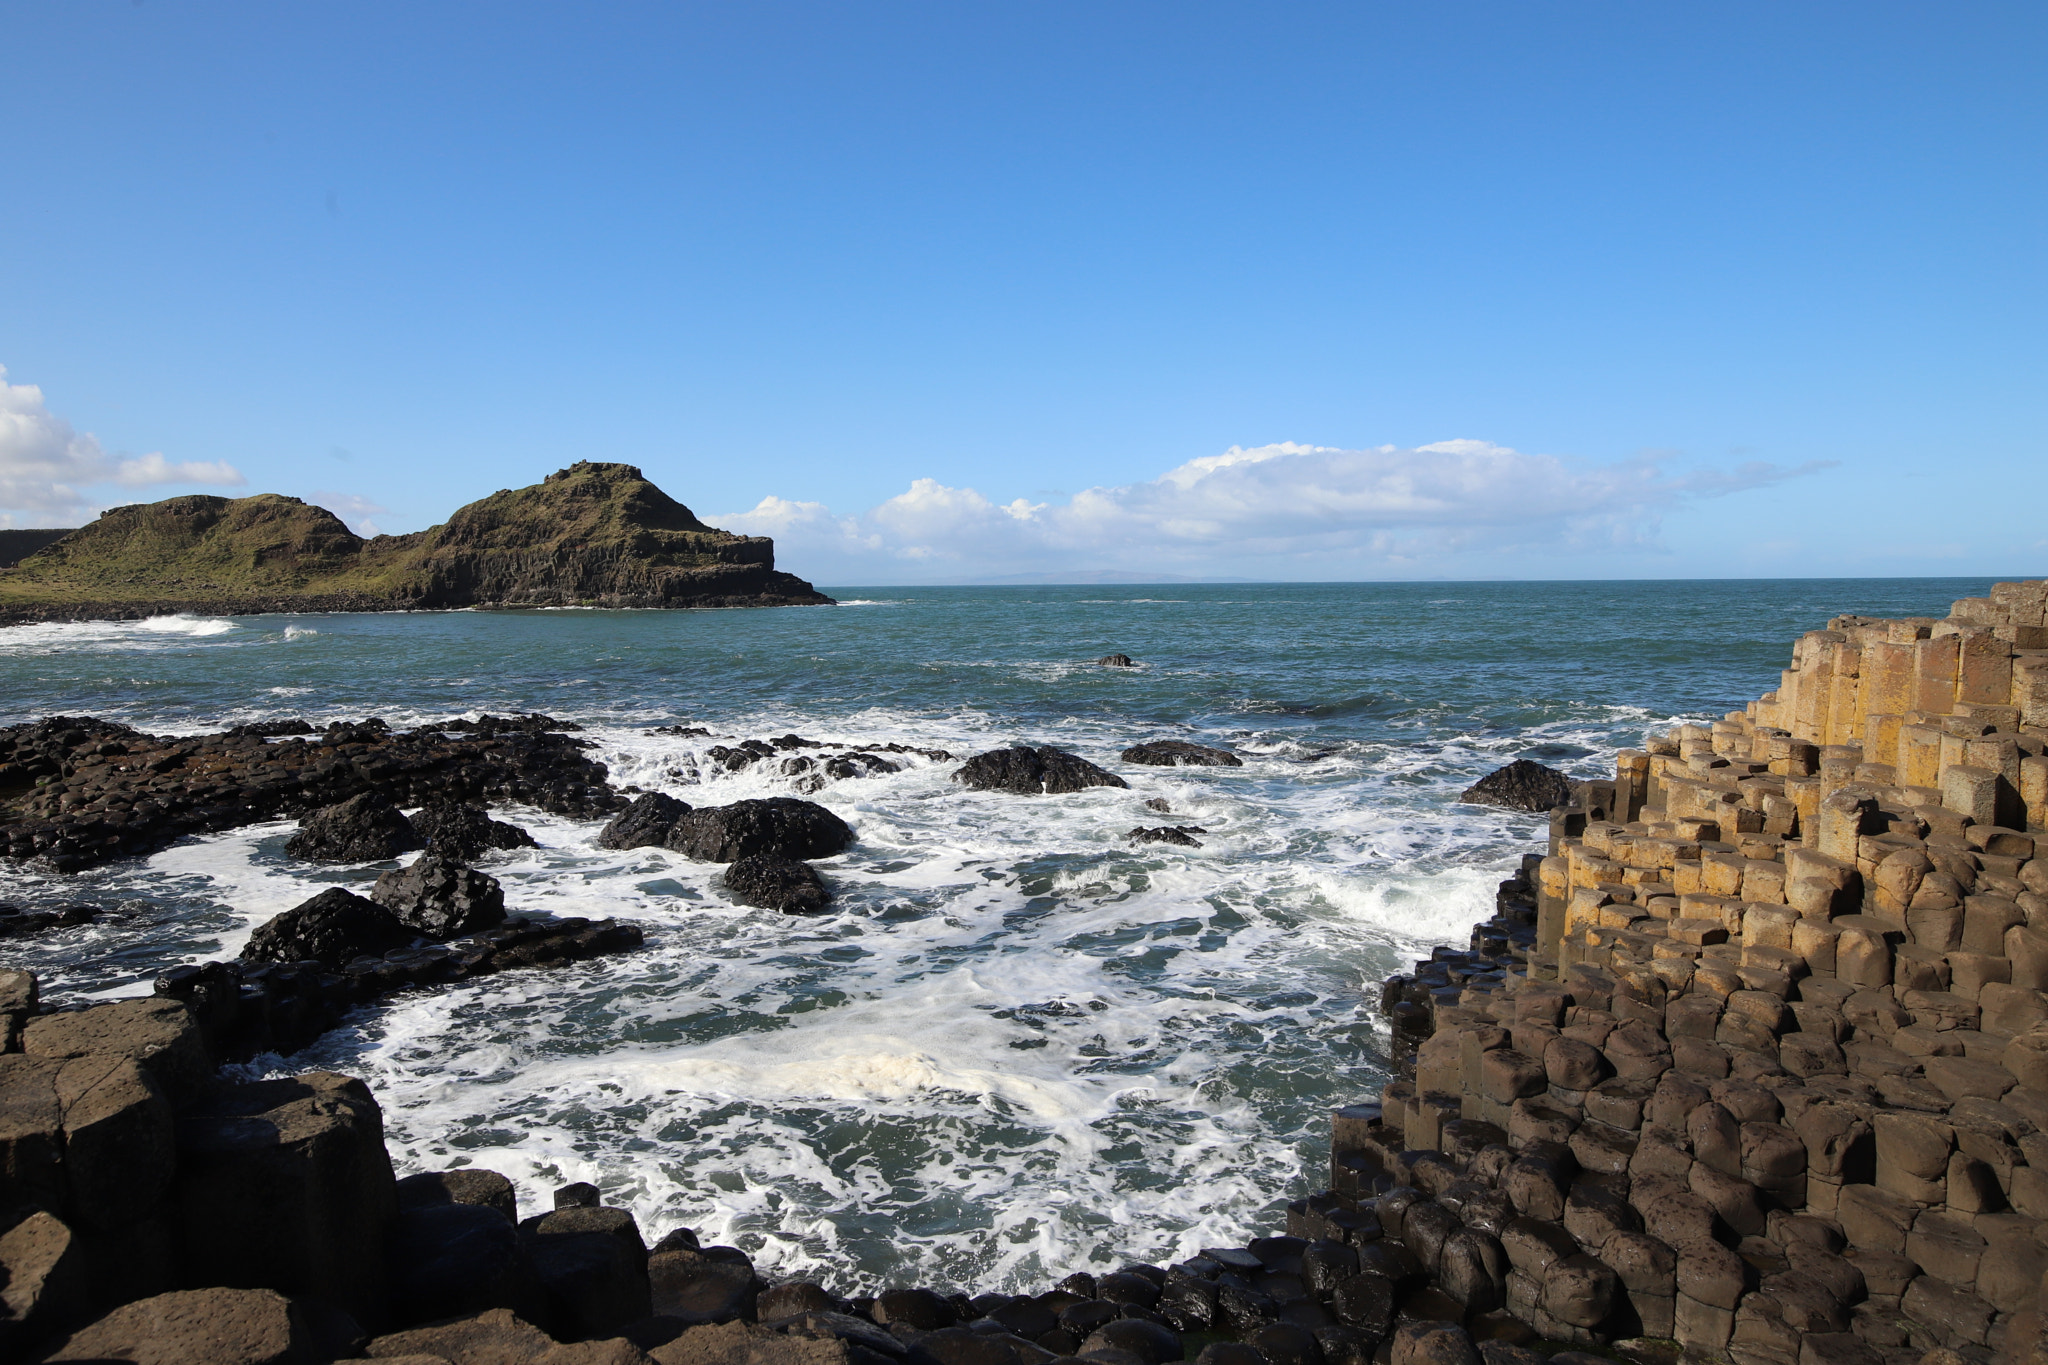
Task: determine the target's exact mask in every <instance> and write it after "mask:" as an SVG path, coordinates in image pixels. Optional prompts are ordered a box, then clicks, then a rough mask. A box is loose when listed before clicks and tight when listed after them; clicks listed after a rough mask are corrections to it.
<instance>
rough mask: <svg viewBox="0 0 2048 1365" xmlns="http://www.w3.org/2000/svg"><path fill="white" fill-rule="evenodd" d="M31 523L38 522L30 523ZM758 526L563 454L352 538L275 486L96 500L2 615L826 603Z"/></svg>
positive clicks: (617, 469)
mask: <svg viewBox="0 0 2048 1365" xmlns="http://www.w3.org/2000/svg"><path fill="white" fill-rule="evenodd" d="M36 534H44V533H36ZM831 600H832V599H831V598H829V597H826V596H825V595H824V594H823V593H820V592H819V591H818V590H817V589H815V588H813V587H812V586H811V585H810V584H809V583H806V582H805V581H804V580H802V579H800V578H798V577H796V576H795V575H793V574H788V573H783V572H781V571H779V570H777V569H776V567H775V545H774V542H773V541H772V540H770V539H769V538H768V537H766V536H741V535H734V534H732V533H730V532H727V531H721V530H718V529H717V528H715V527H711V526H706V525H705V524H704V523H703V522H701V521H699V520H698V519H697V517H696V515H695V514H694V513H692V512H691V511H690V509H689V508H687V507H685V506H684V505H683V504H681V503H679V502H677V501H676V500H675V499H673V498H671V497H669V496H668V494H666V493H664V492H662V491H661V489H659V488H657V487H655V486H654V484H652V483H651V482H649V481H648V480H647V479H646V478H645V477H644V476H643V475H642V474H641V472H640V471H639V470H638V469H636V468H634V467H633V466H632V465H626V464H601V463H593V462H590V461H578V462H577V463H575V464H573V465H570V466H569V467H568V468H567V469H563V470H560V471H558V472H556V473H554V474H550V475H549V476H548V477H547V478H546V479H545V480H543V481H542V482H540V483H537V484H534V485H532V486H530V487H527V488H518V489H510V490H504V491H500V492H497V493H493V494H491V495H490V496H489V497H487V498H483V499H481V500H479V501H477V502H473V503H470V504H468V505H467V506H465V507H462V508H460V509H458V510H457V511H456V513H455V515H453V516H452V517H450V518H449V519H448V520H447V521H446V522H445V523H443V524H442V525H439V526H434V527H430V528H428V529H427V530H424V531H416V532H413V533H412V534H410V535H402V536H372V537H370V538H369V539H367V540H366V539H364V538H363V537H361V536H358V535H356V534H355V533H354V532H353V531H351V530H349V529H348V527H347V526H345V525H343V524H342V522H341V519H340V518H339V517H337V516H335V515H334V514H333V513H332V512H329V511H328V510H327V509H326V508H324V507H316V506H313V505H311V504H308V503H304V502H301V501H300V500H298V499H297V498H288V497H282V496H279V495H277V494H274V493H259V494H257V495H255V496H253V497H247V498H222V497H214V496H210V495H203V494H195V495H191V496H187V497H177V498H167V499H165V500H164V501H162V502H152V503H138V504H135V505H133V506H128V507H115V508H110V509H108V510H107V511H106V512H104V513H102V514H101V515H100V517H99V519H98V520H96V521H94V522H92V523H91V524H89V525H86V526H82V527H80V528H79V529H78V530H76V531H73V532H71V533H70V534H68V535H65V536H63V537H62V538H61V539H59V540H56V541H55V542H54V543H51V544H48V545H46V546H44V547H42V548H40V549H38V550H36V551H35V552H34V553H33V554H30V555H28V556H27V557H26V558H24V559H23V560H22V561H21V562H20V563H18V564H16V565H15V566H14V567H12V568H7V569H0V624H4V625H19V624H22V623H25V622H30V621H75V620H110V619H111V620H122V619H137V618H142V617H148V616H158V615H163V614H166V613H172V612H211V613H217V614H224V615H244V614H251V613H258V612H317V611H426V610H449V609H454V608H463V607H496V608H510V607H578V606H584V607H668V608H682V607H775V606H812V605H819V606H822V605H829V604H830V603H831Z"/></svg>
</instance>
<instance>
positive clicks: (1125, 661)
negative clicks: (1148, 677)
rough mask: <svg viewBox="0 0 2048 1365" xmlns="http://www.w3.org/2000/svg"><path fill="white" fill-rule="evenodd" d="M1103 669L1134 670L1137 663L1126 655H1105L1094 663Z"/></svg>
mask: <svg viewBox="0 0 2048 1365" xmlns="http://www.w3.org/2000/svg"><path fill="white" fill-rule="evenodd" d="M1095 662H1096V663H1099V664H1101V665H1102V666H1103V667H1104V668H1136V667H1137V666H1138V661H1137V660H1136V659H1133V658H1132V657H1131V656H1130V655H1128V654H1105V655H1103V656H1102V657H1101V658H1099V659H1097V660H1096V661H1095Z"/></svg>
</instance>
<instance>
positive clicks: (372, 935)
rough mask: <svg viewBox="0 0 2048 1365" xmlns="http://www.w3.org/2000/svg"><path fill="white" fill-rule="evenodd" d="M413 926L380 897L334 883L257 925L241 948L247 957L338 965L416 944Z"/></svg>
mask: <svg viewBox="0 0 2048 1365" xmlns="http://www.w3.org/2000/svg"><path fill="white" fill-rule="evenodd" d="M413 939H414V934H413V932H412V930H410V929H408V928H406V927H405V926H404V925H403V924H401V923H399V921H398V917H397V916H395V915H393V914H392V913H391V912H390V911H389V910H386V909H385V908H384V907H383V906H381V905H379V904H377V903H376V902H375V901H371V900H365V899H363V898H362V897H361V896H358V895H356V894H355V893H354V892H352V891H344V890H343V889H342V888H340V887H338V886H330V887H328V888H327V889H326V890H325V891H322V892H321V893H320V894H319V895H317V896H315V897H313V898H312V899H311V900H308V901H304V902H301V903H300V904H298V905H295V906H293V907H292V908H291V909H289V910H287V911H285V912H284V913H283V914H281V915H278V916H276V917H274V918H273V919H271V920H269V921H267V922H266V923H263V924H260V925H258V926H257V927H256V932H255V933H253V934H251V935H249V942H248V944H247V946H245V947H244V948H243V949H242V960H243V961H245V962H324V963H326V964H327V965H328V966H330V967H339V966H340V965H342V964H343V963H345V962H349V961H352V960H353V959H355V958H358V957H366V956H367V957H382V956H383V955H384V954H386V953H388V952H390V951H392V950H393V949H395V948H406V947H410V946H411V945H412V942H413Z"/></svg>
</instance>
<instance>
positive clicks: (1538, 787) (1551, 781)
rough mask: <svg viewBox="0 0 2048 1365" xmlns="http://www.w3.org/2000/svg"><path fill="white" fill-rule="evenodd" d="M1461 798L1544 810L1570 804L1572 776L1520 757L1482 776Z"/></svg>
mask: <svg viewBox="0 0 2048 1365" xmlns="http://www.w3.org/2000/svg"><path fill="white" fill-rule="evenodd" d="M1458 799H1459V800H1460V801H1471V802H1474V803H1476V804H1478V805H1482V806H1505V807H1507V808H1508V809H1509V810H1526V811H1534V812H1538V813H1541V812H1543V811H1547V810H1549V809H1550V808H1551V807H1553V806H1568V805H1570V804H1571V800H1572V780H1571V778H1569V777H1567V776H1566V775H1565V774H1563V773H1561V772H1559V771H1558V770H1557V769H1555V768H1546V767H1544V766H1543V765H1542V764H1541V763H1536V762H1532V761H1531V760H1529V759H1526V758H1518V759H1516V760H1515V761H1514V762H1512V763H1510V764H1508V765H1507V766H1506V767H1505V768H1496V769H1495V770H1494V771H1492V772H1490V773H1488V774H1487V775H1486V776H1484V777H1482V778H1480V779H1479V780H1478V781H1477V782H1475V783H1473V784H1472V785H1471V786H1470V787H1467V788H1466V789H1465V793H1464V795H1462V796H1460V797H1459V798H1458Z"/></svg>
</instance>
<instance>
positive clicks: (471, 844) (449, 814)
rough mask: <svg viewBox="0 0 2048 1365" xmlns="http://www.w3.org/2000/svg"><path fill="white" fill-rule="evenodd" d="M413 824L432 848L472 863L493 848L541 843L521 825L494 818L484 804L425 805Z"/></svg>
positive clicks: (531, 846) (429, 847)
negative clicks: (536, 841) (535, 840)
mask: <svg viewBox="0 0 2048 1365" xmlns="http://www.w3.org/2000/svg"><path fill="white" fill-rule="evenodd" d="M412 827H413V828H414V829H416V830H418V831H419V833H420V835H421V836H422V837H423V838H425V839H426V841H427V849H428V851H429V852H431V853H435V854H438V855H439V856H441V857H443V858H446V859H448V860H449V861H451V862H457V863H473V862H475V861H476V860H477V859H478V858H481V857H482V856H483V855H484V854H485V853H487V852H489V851H490V850H492V849H506V848H538V847H539V845H538V844H536V843H535V842H534V841H533V836H532V835H531V834H528V833H527V832H526V831H525V830H523V829H521V828H520V827H519V826H517V825H508V824H506V823H505V822H504V821H502V820H493V819H492V818H491V816H490V812H488V811H486V810H485V809H484V808H483V807H482V806H471V805H466V804H462V803H457V802H450V803H447V804H442V805H433V806H428V807H426V808H425V809H423V810H421V811H420V812H419V813H418V814H417V815H415V816H413V817H412Z"/></svg>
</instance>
